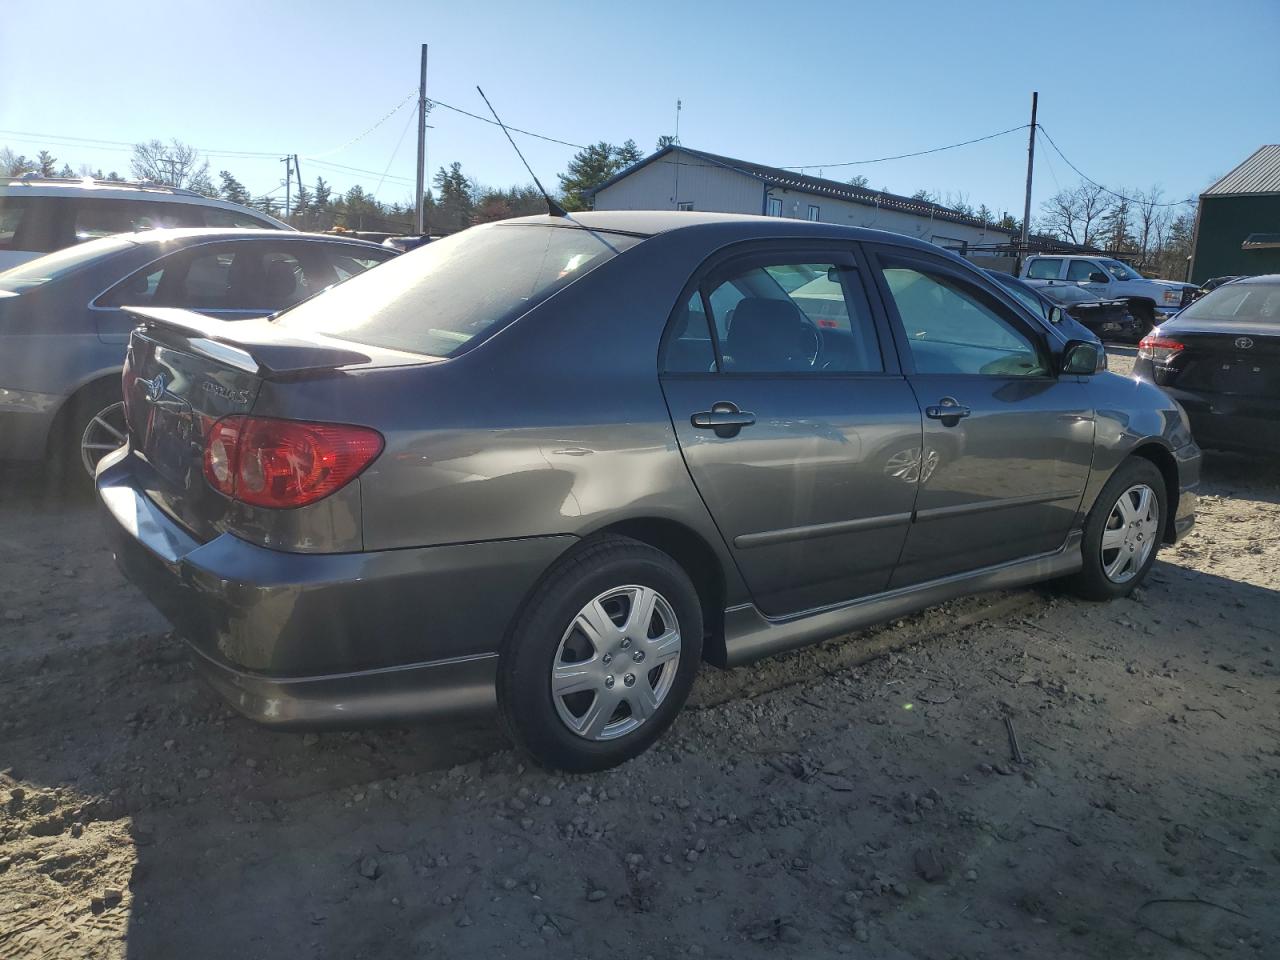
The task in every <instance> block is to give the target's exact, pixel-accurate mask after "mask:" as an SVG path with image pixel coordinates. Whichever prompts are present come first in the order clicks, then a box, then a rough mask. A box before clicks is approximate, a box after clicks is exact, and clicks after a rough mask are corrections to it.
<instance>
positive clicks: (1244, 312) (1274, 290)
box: [0, 274, 1280, 324]
mask: <svg viewBox="0 0 1280 960" xmlns="http://www.w3.org/2000/svg"><path fill="white" fill-rule="evenodd" d="M0 276H3V274H0ZM1178 319H1179V320H1183V319H1186V320H1241V321H1251V322H1253V323H1276V324H1280V283H1238V282H1237V283H1228V284H1226V285H1225V286H1221V287H1219V288H1218V289H1217V290H1214V291H1213V292H1212V293H1206V294H1205V295H1204V296H1203V297H1201V298H1200V299H1199V300H1197V301H1196V302H1195V303H1193V304H1191V306H1189V307H1187V309H1185V310H1183V311H1182V312H1181V313H1180V314H1178Z"/></svg>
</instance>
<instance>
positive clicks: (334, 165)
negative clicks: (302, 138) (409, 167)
mask: <svg viewBox="0 0 1280 960" xmlns="http://www.w3.org/2000/svg"><path fill="white" fill-rule="evenodd" d="M307 159H308V161H309V162H311V163H314V164H316V165H317V166H320V167H326V168H330V169H333V170H338V171H341V172H342V173H366V174H368V175H369V176H371V177H381V176H383V174H382V173H381V171H378V170H366V169H365V168H364V167H349V166H347V165H346V164H342V163H333V162H331V161H329V160H311V158H309V157H308V158H307ZM386 179H388V180H398V181H400V182H401V183H413V182H414V180H413V179H412V178H410V177H398V176H396V175H395V174H390V173H389V174H386Z"/></svg>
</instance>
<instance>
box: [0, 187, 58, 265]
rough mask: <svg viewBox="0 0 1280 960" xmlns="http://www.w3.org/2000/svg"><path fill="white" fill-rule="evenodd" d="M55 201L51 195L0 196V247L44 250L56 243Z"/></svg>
mask: <svg viewBox="0 0 1280 960" xmlns="http://www.w3.org/2000/svg"><path fill="white" fill-rule="evenodd" d="M58 214H59V208H58V205H57V201H55V200H54V199H53V198H52V197H15V196H8V197H0V250H25V251H28V252H32V253H48V252H49V251H51V250H57V249H58V248H59V247H63V246H66V244H63V243H58Z"/></svg>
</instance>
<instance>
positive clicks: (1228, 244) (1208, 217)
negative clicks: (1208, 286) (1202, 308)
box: [1190, 143, 1280, 283]
mask: <svg viewBox="0 0 1280 960" xmlns="http://www.w3.org/2000/svg"><path fill="white" fill-rule="evenodd" d="M1260 273H1280V143H1272V144H1268V145H1266V146H1263V147H1259V148H1258V149H1257V150H1256V151H1254V153H1253V155H1252V156H1251V157H1249V159H1247V160H1246V161H1245V162H1244V163H1242V164H1240V166H1238V167H1236V168H1235V169H1234V170H1232V171H1231V172H1230V173H1228V174H1227V175H1226V176H1225V177H1223V178H1222V179H1221V180H1219V181H1218V182H1217V183H1215V184H1214V185H1213V186H1211V187H1210V188H1209V189H1208V190H1206V191H1205V192H1204V193H1202V194H1200V210H1199V213H1198V214H1197V215H1196V231H1195V240H1194V243H1193V246H1192V251H1191V277H1190V279H1191V281H1192V282H1193V283H1203V282H1204V281H1205V280H1208V279H1209V278H1210V277H1225V276H1236V275H1240V276H1257V275H1258V274H1260Z"/></svg>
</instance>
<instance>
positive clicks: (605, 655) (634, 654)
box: [551, 585, 680, 740]
mask: <svg viewBox="0 0 1280 960" xmlns="http://www.w3.org/2000/svg"><path fill="white" fill-rule="evenodd" d="M679 669H680V624H679V622H678V621H677V620H676V615H675V612H674V611H673V610H672V608H671V604H670V603H669V602H667V599H666V598H665V597H664V596H663V595H662V594H660V593H658V592H657V591H656V590H654V589H652V588H651V587H642V586H636V585H629V586H623V587H615V588H613V589H610V590H607V591H605V592H604V593H602V594H600V595H599V596H597V597H596V598H595V599H594V600H592V601H591V602H590V603H588V604H587V605H586V606H584V607H583V608H582V609H581V610H580V611H579V612H578V615H577V616H576V617H574V618H573V622H572V623H571V624H570V625H569V628H568V629H567V630H566V631H565V632H564V636H563V637H561V639H560V646H559V647H558V648H557V650H556V655H555V658H554V660H553V662H552V667H551V697H552V700H553V701H554V702H555V707H556V713H557V714H558V715H559V717H560V719H561V721H562V722H563V723H564V725H565V726H566V727H568V728H569V729H570V730H572V731H573V732H574V733H575V734H577V735H578V736H580V737H582V738H584V739H586V740H615V739H617V738H618V737H623V736H626V735H627V734H629V733H631V732H632V731H634V730H635V729H636V728H638V727H639V726H641V725H642V724H643V723H645V722H646V721H647V720H648V719H649V718H650V717H652V716H653V714H654V712H655V711H656V710H657V709H658V707H659V706H661V704H662V702H663V700H664V699H665V698H666V696H667V694H668V693H670V691H671V687H672V684H673V683H674V681H675V678H676V673H677V671H678V670H679Z"/></svg>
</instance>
